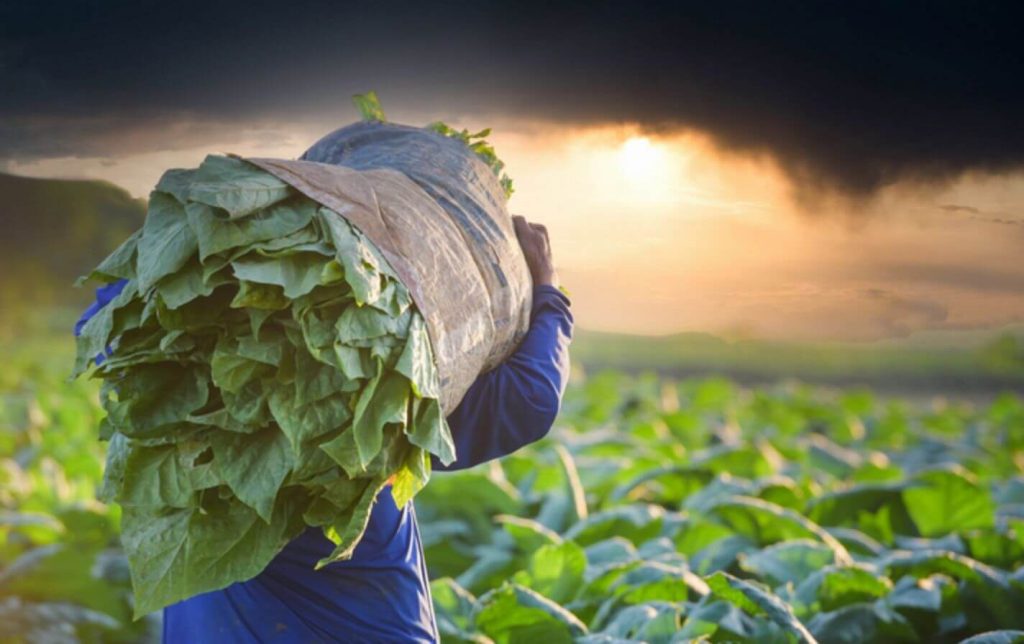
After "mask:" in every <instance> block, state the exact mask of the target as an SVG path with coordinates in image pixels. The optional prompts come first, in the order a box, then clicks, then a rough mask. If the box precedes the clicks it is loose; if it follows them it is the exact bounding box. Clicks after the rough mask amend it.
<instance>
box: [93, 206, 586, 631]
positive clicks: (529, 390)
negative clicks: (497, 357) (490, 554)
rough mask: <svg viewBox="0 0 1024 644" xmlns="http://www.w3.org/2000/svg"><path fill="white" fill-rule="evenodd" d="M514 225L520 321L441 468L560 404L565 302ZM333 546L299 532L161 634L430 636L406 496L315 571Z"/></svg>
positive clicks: (493, 448) (539, 242) (546, 424)
mask: <svg viewBox="0 0 1024 644" xmlns="http://www.w3.org/2000/svg"><path fill="white" fill-rule="evenodd" d="M515 227H516V233H517V235H518V237H519V241H520V244H521V246H522V248H523V252H524V255H525V256H526V259H527V263H528V265H529V267H530V271H531V274H532V276H533V281H534V293H533V310H532V315H531V323H530V330H529V332H528V334H527V336H526V338H525V339H524V340H523V342H522V344H521V345H520V346H519V347H518V349H517V350H516V352H515V353H514V354H513V355H511V356H510V357H509V358H508V359H507V360H505V361H504V362H503V363H502V364H501V365H499V366H498V367H497V368H495V369H493V370H491V371H489V372H487V373H485V374H482V375H481V376H480V377H479V378H478V379H477V380H476V382H474V384H473V385H472V387H470V389H469V391H468V392H467V393H466V395H465V397H464V398H463V400H462V402H461V403H460V404H459V406H458V407H457V408H456V409H455V411H454V412H452V414H450V415H449V416H448V423H449V426H450V428H451V431H452V437H453V439H454V441H455V447H456V460H455V461H454V462H453V463H450V464H449V465H447V466H445V465H443V464H441V463H440V462H439V461H438V460H437V459H432V469H433V470H434V471H435V472H437V471H444V470H457V469H464V468H467V467H472V466H474V465H477V464H479V463H483V462H485V461H488V460H491V459H493V458H498V457H500V456H504V455H506V454H509V453H511V452H513V451H515V450H516V449H518V448H520V447H522V446H523V445H526V444H528V443H531V442H533V441H535V440H538V439H539V438H541V437H543V436H544V435H545V434H546V433H547V432H548V430H549V429H550V427H551V425H552V424H553V422H554V419H555V416H556V415H557V413H558V408H559V405H560V401H561V397H562V394H563V393H564V390H565V385H566V381H567V379H568V369H569V361H568V344H569V341H570V339H571V335H572V322H573V321H572V315H571V313H570V312H569V300H568V298H566V297H565V295H563V294H562V293H561V292H560V291H559V290H558V289H557V288H556V283H557V280H556V277H555V272H554V268H553V265H552V260H551V252H550V245H549V243H548V239H547V232H546V230H545V229H544V228H543V226H538V225H535V224H529V223H528V222H526V220H525V219H523V218H521V217H517V218H515ZM111 290H112V289H111V288H109V287H108V288H107V289H106V290H104V289H101V292H100V293H99V294H98V301H97V303H96V304H94V305H93V306H92V307H90V309H89V310H88V311H86V313H85V315H83V318H82V320H80V321H79V324H78V325H77V326H76V328H81V325H82V324H83V323H84V321H85V320H86V319H88V317H90V316H91V315H94V314H95V313H96V312H97V311H98V310H99V308H101V307H102V306H103V304H105V301H109V299H111V297H112V296H111ZM333 548H334V544H333V543H331V542H330V541H329V540H328V539H327V538H326V537H325V536H324V535H323V533H322V531H321V530H320V529H319V528H309V529H307V530H306V531H305V532H303V533H302V534H301V535H300V536H299V537H297V538H296V539H294V540H292V541H291V542H290V543H289V544H287V545H286V546H285V548H284V549H283V550H282V551H281V552H280V553H279V554H278V555H277V556H276V557H275V558H274V560H273V561H272V562H271V563H270V565H268V566H267V568H265V569H264V570H263V572H262V573H260V574H259V575H257V576H256V577H254V578H253V579H250V580H248V581H245V582H239V583H236V584H233V585H231V586H229V587H227V588H224V589H221V590H217V591H213V592H210V593H204V594H202V595H198V596H196V597H192V598H190V599H187V600H184V601H182V602H179V603H177V604H174V605H172V606H169V607H167V608H166V609H165V610H164V631H163V635H164V641H165V642H168V643H171V644H177V643H179V642H181V643H183V644H185V643H189V644H190V643H193V642H195V643H201V642H217V643H221V642H334V641H337V642H390V641H396V642H397V641H401V642H434V641H437V640H438V633H437V626H436V623H435V619H434V611H433V606H432V603H431V597H430V587H429V578H428V575H427V568H426V562H425V561H424V556H423V546H422V543H421V541H420V535H419V528H418V526H417V523H416V515H415V509H414V507H413V502H412V501H410V502H409V503H407V504H406V505H405V507H402V508H398V507H396V505H395V503H394V500H393V499H392V496H391V488H390V486H386V487H385V488H384V489H383V490H382V491H381V492H380V494H379V495H378V496H377V499H376V502H375V504H374V506H373V510H372V512H371V514H370V519H369V522H368V524H367V528H366V531H365V533H364V535H363V538H362V540H361V541H360V543H359V545H358V546H357V547H356V549H355V551H354V553H353V556H352V558H351V559H349V560H346V561H340V562H335V563H332V564H329V565H327V566H325V567H324V568H322V569H320V570H319V571H316V570H314V566H315V564H316V562H317V561H318V560H319V559H321V558H322V557H325V556H326V555H327V554H329V553H330V552H331V550H333Z"/></svg>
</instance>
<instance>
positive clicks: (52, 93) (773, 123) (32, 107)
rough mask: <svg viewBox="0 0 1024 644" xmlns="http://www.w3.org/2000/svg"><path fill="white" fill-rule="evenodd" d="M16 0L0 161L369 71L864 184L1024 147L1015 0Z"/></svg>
mask: <svg viewBox="0 0 1024 644" xmlns="http://www.w3.org/2000/svg"><path fill="white" fill-rule="evenodd" d="M7 4H9V5H12V6H7V5H4V7H5V8H2V9H0V25H2V26H0V124H2V125H0V157H7V158H11V157H14V156H17V157H21V158H28V157H33V156H34V157H39V156H47V155H53V154H56V153H57V152H58V151H59V150H63V151H65V152H67V151H71V153H74V152H75V150H77V149H78V147H79V146H82V147H87V141H86V139H88V138H89V137H88V135H81V136H76V135H75V134H74V133H73V132H68V131H64V132H61V133H60V137H59V140H53V139H56V138H57V137H56V136H48V135H47V129H46V127H39V126H38V124H39V123H40V122H41V121H40V119H43V121H42V122H46V121H45V119H51V121H50V122H53V121H52V120H56V119H69V120H74V119H81V118H83V117H90V116H95V115H103V116H111V117H114V118H115V119H117V118H121V117H131V118H136V119H138V118H146V117H153V118H157V116H158V115H167V114H171V115H177V114H188V115H190V116H191V117H192V118H195V119H203V118H207V119H211V120H214V121H220V120H224V119H243V118H284V117H287V116H293V117H294V116H300V117H301V116H303V115H308V114H312V113H317V114H320V115H323V114H331V113H337V114H338V118H339V121H342V120H345V119H347V118H350V115H351V112H350V111H348V110H347V108H346V105H347V97H348V96H349V95H350V94H352V93H353V92H356V91H362V90H365V89H367V88H374V89H376V90H377V91H378V93H379V94H381V95H382V96H384V97H385V98H386V101H387V102H386V105H387V106H397V107H405V108H406V109H408V110H413V111H416V112H417V113H421V112H429V113H437V114H439V115H446V116H449V117H451V116H461V115H486V114H509V115H514V116H522V117H528V118H538V119H550V120H563V121H566V122H575V123H579V122H588V123H590V122H609V121H612V122H614V121H639V122H641V123H643V124H645V125H646V126H648V127H650V128H652V129H675V128H683V127H689V128H697V129H701V130H705V131H707V132H710V133H711V134H712V135H713V136H715V137H716V139H717V140H718V142H719V143H720V144H722V145H725V146H727V147H730V148H734V149H738V150H743V151H757V152H766V153H769V154H771V155H773V156H774V157H775V158H776V159H778V160H779V162H780V163H781V164H782V165H783V167H784V168H785V169H786V170H787V171H788V172H789V173H790V175H791V176H792V177H793V178H794V179H797V185H798V186H800V187H801V188H802V189H808V190H810V189H814V188H816V187H821V186H829V187H834V188H838V189H840V190H842V191H844V192H846V193H847V194H851V195H866V194H870V193H871V192H872V191H874V190H876V189H877V188H879V187H881V186H885V185H888V184H890V183H893V182H895V181H897V180H903V179H911V180H917V179H921V180H942V179H947V178H950V177H953V176H955V175H957V174H959V173H961V172H963V171H965V170H969V169H971V170H982V171H993V172H1000V171H1005V170H1009V169H1013V168H1018V167H1020V166H1021V164H1022V162H1024V127H1021V116H1022V115H1024V84H1022V83H1021V82H1020V79H1021V78H1024V55H1022V45H1021V42H1022V41H1024V38H1021V37H1020V25H1021V15H1020V13H1021V11H1020V10H1019V9H1017V6H1018V5H1016V4H1014V3H996V2H986V3H961V4H952V3H936V2H927V3H926V2H905V3H798V2H792V3H777V2H701V3H693V4H681V3H678V2H569V3H558V4H557V6H549V5H547V4H544V3H532V2H490V3H488V2H481V1H479V0H474V1H472V2H459V3H456V2H446V3H436V2H374V3H366V2H364V3H358V4H353V5H346V4H343V3H336V2H319V3H318V2H280V1H278V2H275V3H260V2H255V1H251V0H247V1H246V2H230V3H216V2H210V3H204V4H193V3H188V2H165V3H147V2H144V1H143V2H139V1H137V2H131V3H90V2H76V3H67V4H66V5H64V4H59V3H58V4H45V3H21V5H20V6H17V7H15V6H13V3H7ZM389 110H390V111H392V112H395V111H396V110H395V108H392V107H389ZM400 114H401V112H400V110H399V111H398V114H397V115H399V116H400ZM18 123H22V124H23V125H21V126H19V125H18ZM26 123H28V124H30V125H31V124H35V127H29V126H28V125H24V124H26ZM68 129H73V128H65V130H68ZM55 131H56V130H55ZM24 132H27V134H24ZM19 133H21V134H20V135H19ZM47 139H50V140H47Z"/></svg>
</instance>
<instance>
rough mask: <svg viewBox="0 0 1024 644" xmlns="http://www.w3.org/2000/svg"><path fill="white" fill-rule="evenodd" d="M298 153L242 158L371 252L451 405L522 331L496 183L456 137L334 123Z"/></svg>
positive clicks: (511, 234)
mask: <svg viewBox="0 0 1024 644" xmlns="http://www.w3.org/2000/svg"><path fill="white" fill-rule="evenodd" d="M303 158H304V159H306V160H300V161H291V160H284V159H259V158H257V159H247V160H248V161H249V162H251V163H254V164H256V165H258V166H259V167H261V168H263V169H264V170H266V171H267V172H270V173H271V174H273V175H275V176H277V177H278V178H280V179H281V180H282V181H285V182H287V183H289V184H290V185H292V186H294V187H295V188H296V189H297V190H299V191H300V192H302V193H303V194H305V195H306V196H308V197H310V198H311V199H314V200H315V201H318V202H319V203H321V204H323V205H324V206H326V207H328V208H330V209H331V210H333V211H334V212H336V213H338V214H339V215H341V216H342V217H345V219H347V220H348V221H349V222H350V223H351V224H352V225H354V226H356V227H357V228H358V229H359V230H360V231H362V232H363V234H365V235H366V236H367V237H368V238H369V239H370V241H372V242H373V243H374V244H376V246H377V248H379V249H380V250H381V252H382V253H383V254H384V256H385V257H386V258H387V260H388V261H389V262H390V263H391V266H392V267H393V268H394V270H395V271H396V272H397V273H398V275H399V277H401V279H402V281H403V282H404V283H405V285H406V287H408V289H409V292H410V293H411V295H412V298H413V301H415V302H416V305H417V306H418V307H419V309H420V311H421V313H422V314H423V317H424V319H425V320H426V322H427V327H428V330H429V333H430V339H431V343H432V344H433V349H434V358H435V360H436V362H437V368H438V371H439V373H440V376H441V405H442V408H443V409H444V412H445V413H446V414H447V413H450V412H452V411H453V410H454V409H455V407H456V406H457V405H458V404H459V402H460V401H461V400H462V397H463V396H464V395H465V393H466V390H467V389H468V388H469V386H470V385H471V384H472V383H473V381H474V380H475V379H476V377H477V376H478V375H480V374H481V373H483V372H485V371H488V370H490V369H492V368H494V367H495V366H497V365H498V364H499V363H500V362H501V361H502V360H504V359H505V358H506V357H508V355H509V354H510V353H512V351H513V350H514V349H515V347H516V346H517V345H518V343H519V341H520V340H521V339H522V337H523V335H524V334H525V333H526V330H527V328H528V327H529V318H530V307H531V293H532V282H531V279H530V272H529V270H528V268H527V266H526V262H525V259H524V258H523V254H522V251H521V249H520V248H519V244H518V242H517V240H516V235H515V231H514V230H513V227H512V219H511V217H510V216H509V214H508V210H507V209H506V207H505V197H504V194H503V192H502V189H501V186H500V185H499V184H498V181H497V179H496V178H495V177H494V174H493V173H492V172H491V170H490V168H488V167H487V165H486V164H484V163H483V162H482V161H480V160H479V159H478V158H477V157H476V156H475V155H474V154H473V153H472V152H471V151H470V150H469V149H468V148H467V147H466V146H465V145H464V144H462V143H461V142H459V141H455V140H453V139H449V138H447V137H444V136H442V135H440V134H437V133H434V132H430V131H427V130H423V129H420V128H412V127H406V126H400V125H393V124H384V123H359V124H356V125H352V126H349V127H347V128H342V129H341V130H338V131H337V132H334V133H332V134H329V135H328V136H326V137H324V138H323V139H322V140H321V141H320V142H318V143H317V144H316V145H314V146H313V147H312V148H310V150H309V151H308V152H307V153H306V154H305V155H304V157H303ZM318 161H323V162H318Z"/></svg>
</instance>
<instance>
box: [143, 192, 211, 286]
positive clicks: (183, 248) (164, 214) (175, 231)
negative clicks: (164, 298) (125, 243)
mask: <svg viewBox="0 0 1024 644" xmlns="http://www.w3.org/2000/svg"><path fill="white" fill-rule="evenodd" d="M198 248H199V245H198V242H197V239H196V233H195V232H193V230H192V228H191V227H190V226H189V222H188V218H187V217H186V216H185V210H184V208H182V206H181V204H180V203H178V202H177V201H176V200H175V199H173V198H171V197H169V196H167V195H166V194H164V193H162V192H154V193H153V194H152V195H150V198H149V211H148V212H147V213H146V223H145V225H144V226H143V227H142V236H141V238H140V239H139V244H138V265H137V267H136V271H135V272H136V274H137V276H138V281H139V290H140V291H141V292H146V291H147V290H149V288H150V287H151V286H153V285H154V284H156V283H157V281H158V280H160V278H162V277H164V276H166V275H171V274H173V273H175V272H176V271H178V270H179V269H181V268H182V267H183V266H184V265H185V263H186V262H187V261H188V260H189V258H191V257H192V256H193V255H195V253H196V251H197V250H198Z"/></svg>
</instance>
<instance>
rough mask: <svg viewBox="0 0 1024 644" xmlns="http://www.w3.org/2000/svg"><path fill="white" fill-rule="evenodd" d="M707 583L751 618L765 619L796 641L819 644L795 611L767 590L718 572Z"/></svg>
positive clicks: (716, 593) (714, 591)
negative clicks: (750, 615) (765, 617)
mask: <svg viewBox="0 0 1024 644" xmlns="http://www.w3.org/2000/svg"><path fill="white" fill-rule="evenodd" d="M707 582H708V586H710V587H711V592H713V593H714V594H715V595H716V596H718V597H721V598H722V599H724V600H725V601H728V602H730V603H732V604H735V605H736V606H738V607H739V608H741V609H743V610H744V611H746V612H747V613H750V614H752V615H761V614H763V615H766V616H767V617H768V618H769V619H770V620H772V621H773V622H775V623H776V624H778V625H779V626H780V627H781V628H782V629H784V630H785V632H787V633H789V634H792V635H793V636H794V637H795V638H796V639H797V641H799V642H806V643H809V644H810V643H814V642H817V640H816V639H815V638H814V636H813V635H811V633H810V631H808V630H807V627H805V626H804V625H803V624H802V623H801V622H800V620H798V619H797V618H796V616H795V615H793V609H792V608H791V607H790V606H789V605H787V604H786V603H785V602H783V601H782V600H781V599H779V598H778V597H776V596H775V595H773V594H772V593H771V591H770V590H768V589H767V588H763V587H761V586H759V585H756V584H755V583H752V582H749V581H744V580H742V579H737V578H736V577H733V576H732V575H730V574H728V573H724V572H716V573H715V574H713V575H711V576H710V577H708V578H707Z"/></svg>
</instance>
